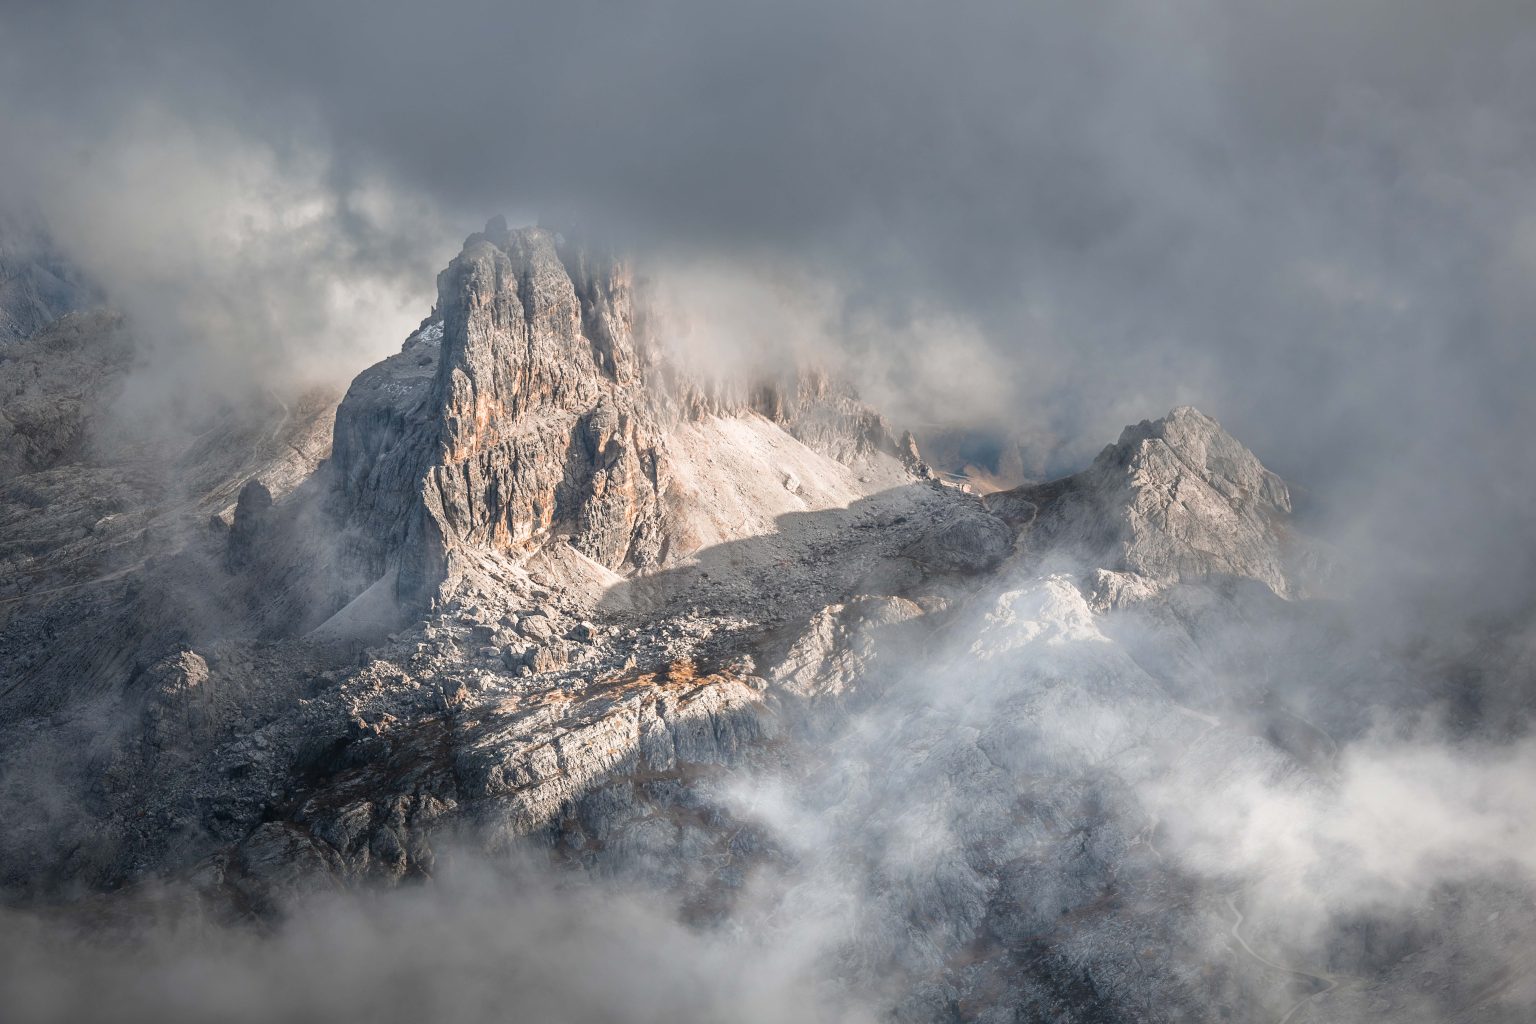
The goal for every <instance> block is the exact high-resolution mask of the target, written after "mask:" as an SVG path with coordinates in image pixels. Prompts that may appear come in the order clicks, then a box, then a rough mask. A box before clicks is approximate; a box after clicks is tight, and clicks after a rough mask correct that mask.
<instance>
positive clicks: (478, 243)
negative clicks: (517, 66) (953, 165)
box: [333, 218, 926, 600]
mask: <svg viewBox="0 0 1536 1024" xmlns="http://www.w3.org/2000/svg"><path fill="white" fill-rule="evenodd" d="M640 320H641V318H639V317H638V316H637V310H636V302H635V299H634V295H633V288H632V286H631V280H630V276H629V272H628V270H627V268H626V267H625V265H624V264H623V263H622V262H621V261H619V260H617V259H615V258H614V257H612V256H610V255H606V254H602V253H597V252H593V251H591V250H585V249H582V248H580V247H578V246H575V245H571V244H569V243H567V242H566V241H565V240H564V239H563V238H562V237H561V236H559V235H558V234H556V233H554V232H552V231H550V230H548V229H545V228H523V229H518V230H509V229H508V228H507V226H506V223H505V222H504V221H502V220H501V219H500V218H498V219H496V220H493V221H492V222H491V223H489V224H488V225H486V229H485V230H484V231H482V232H477V233H476V234H473V235H471V236H470V237H469V238H468V240H467V241H466V242H465V245H464V249H463V251H462V252H461V253H460V254H459V255H458V256H457V257H456V258H455V259H454V260H453V262H452V263H450V264H449V266H448V268H447V269H446V270H444V271H443V272H442V274H440V275H439V277H438V299H437V306H436V309H435V310H434V313H433V316H432V317H431V318H429V319H428V320H427V321H426V322H424V323H423V325H422V327H421V328H420V329H419V330H418V331H417V332H416V334H414V335H412V337H411V339H410V340H408V341H407V343H406V346H405V349H404V350H403V351H402V352H401V353H400V354H399V355H397V356H394V357H391V358H390V359H388V360H386V361H385V362H383V363H381V364H379V365H378V366H376V367H374V368H372V369H370V370H369V371H367V372H365V373H364V374H362V375H361V376H359V377H358V379H357V380H356V381H355V382H354V384H353V386H352V388H351V390H350V391H349V392H348V395H347V398H346V400H345V401H344V402H343V403H342V405H341V407H340V409H339V410H338V412H337V416H336V442H335V446H334V455H333V472H334V473H335V482H336V490H337V502H338V507H339V509H340V513H341V518H342V519H343V521H344V522H345V523H346V524H347V525H348V526H349V527H350V528H351V534H350V536H351V544H350V546H351V548H352V549H353V550H355V551H356V552H357V553H359V554H361V555H362V557H363V559H364V561H365V563H366V565H367V571H368V572H369V573H371V574H374V575H378V574H381V573H383V572H384V571H387V570H388V569H390V568H395V569H398V571H399V578H398V589H399V592H400V595H401V596H402V597H404V598H406V599H409V600H415V599H420V598H422V597H425V596H427V595H429V594H430V592H431V591H432V588H434V587H435V586H436V585H437V584H438V583H440V582H441V581H442V580H443V579H444V578H445V577H446V576H447V575H449V573H450V569H451V567H450V563H451V560H452V558H453V555H454V553H455V552H456V551H461V550H468V549H487V548H488V549H494V550H500V551H505V552H512V553H518V552H526V551H531V550H535V549H537V548H538V547H540V546H542V545H544V544H546V543H548V542H549V541H551V540H553V539H557V538H558V539H564V540H567V541H569V543H570V544H571V545H572V546H573V547H575V548H576V549H577V550H579V551H580V552H582V553H583V554H584V555H586V556H587V557H589V558H591V559H592V560H594V561H596V562H598V563H600V564H601V565H603V566H606V567H608V568H610V569H614V570H619V571H629V570H646V569H649V568H652V567H654V566H656V565H658V564H659V563H660V562H661V560H662V559H663V557H664V553H665V550H666V541H667V538H668V535H669V533H671V532H674V531H673V523H672V520H673V519H674V518H676V517H677V516H679V515H686V510H682V511H681V512H680V511H679V509H678V508H677V502H675V501H673V502H670V503H669V501H668V500H667V493H668V486H669V478H670V468H669V455H668V445H667V442H666V438H667V435H668V431H669V430H670V429H671V428H672V427H673V426H675V425H676V423H677V422H679V421H680V420H688V419H697V418H701V417H705V416H711V415H723V416H734V417H742V416H753V415H760V416H763V417H764V418H766V419H768V420H770V421H772V422H773V423H775V424H777V425H778V426H780V427H781V428H783V429H784V430H785V431H786V432H788V433H790V434H791V435H792V436H794V437H795V438H796V439H797V440H799V441H801V442H802V443H804V444H806V445H807V446H809V447H811V448H813V449H815V450H816V451H819V452H821V453H822V454H823V455H826V456H828V457H829V458H832V459H834V460H837V461H840V462H843V463H845V464H851V462H852V461H853V460H855V459H858V458H861V457H869V456H872V455H874V454H876V453H882V454H884V455H889V456H890V457H892V458H894V459H896V460H897V462H898V463H900V464H903V465H905V466H906V467H907V469H908V470H909V471H911V472H913V473H916V474H917V475H926V473H925V467H923V466H922V463H921V459H920V458H919V457H918V456H917V454H916V452H915V450H914V449H912V448H911V446H910V445H908V446H905V447H903V445H902V444H901V443H900V442H898V441H897V439H896V438H895V437H894V436H893V435H892V433H891V431H890V429H889V428H888V427H887V425H886V423H885V421H884V420H883V419H881V417H880V416H879V415H878V414H876V413H875V412H874V411H873V410H871V409H869V408H868V407H867V406H865V405H864V404H863V403H862V402H859V401H858V399H857V396H856V395H855V394H854V393H853V391H852V390H851V389H850V388H848V387H847V386H846V385H845V384H842V383H840V382H837V381H834V380H832V379H830V378H828V377H826V376H825V375H824V374H820V373H816V372H812V371H807V372H799V371H794V372H789V373H786V374H785V375H784V378H783V379H782V380H778V381H774V382H772V383H759V384H757V385H755V386H754V385H753V384H752V382H744V384H743V385H742V386H741V387H740V388H739V390H737V391H736V392H735V394H736V397H735V398H733V399H732V398H720V397H719V396H717V397H716V398H713V399H703V398H702V397H701V396H702V395H703V394H704V393H705V389H704V388H703V387H702V386H701V385H699V384H698V383H697V382H695V381H693V380H692V379H691V378H690V377H689V375H688V373H687V369H686V368H685V367H678V366H675V365H670V364H666V361H665V357H664V354H663V353H662V352H660V351H659V348H658V346H656V345H654V344H653V343H652V340H651V339H649V338H647V337H646V336H645V335H644V333H643V331H642V330H641V329H640V328H639V327H638V326H637V324H638V323H639V322H640Z"/></svg>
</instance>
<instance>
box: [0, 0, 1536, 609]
mask: <svg viewBox="0 0 1536 1024" xmlns="http://www.w3.org/2000/svg"><path fill="white" fill-rule="evenodd" d="M5 21H6V23H7V24H6V26H5V27H6V31H5V33H4V39H5V43H4V44H0V45H3V46H4V47H5V50H6V52H5V60H4V67H5V69H6V70H5V72H4V73H3V74H4V79H3V83H0V84H3V85H4V90H3V92H4V95H5V96H6V100H5V103H4V108H3V109H4V114H5V117H6V119H7V121H8V122H10V123H11V125H12V128H11V130H10V131H9V132H8V134H9V135H10V136H11V137H12V138H21V139H23V140H25V142H26V145H16V146H8V147H6V150H7V155H6V157H5V158H4V162H3V163H4V166H3V168H0V169H3V171H4V173H3V174H0V178H3V179H5V180H6V181H7V182H8V183H9V184H8V186H7V191H8V192H9V193H11V194H12V195H11V198H13V199H14V198H15V197H16V194H18V193H19V194H21V195H22V196H23V197H24V198H26V199H27V200H28V201H32V202H37V203H39V204H40V205H41V206H42V207H43V208H44V210H45V211H46V212H47V213H48V214H49V216H50V217H51V218H52V219H54V220H56V221H61V222H62V227H61V228H60V231H61V234H62V235H63V236H64V241H65V242H66V243H68V244H72V245H73V246H74V247H75V248H77V249H80V250H82V255H81V259H82V260H83V261H84V262H86V263H87V264H90V265H92V268H93V269H95V270H97V271H98V272H99V273H100V274H101V275H102V276H103V277H104V278H105V279H106V280H107V282H108V284H109V286H111V285H116V288H115V289H114V291H115V293H116V296H117V297H118V298H119V301H120V302H122V303H124V304H127V305H129V306H130V307H131V306H132V305H133V304H134V303H135V302H137V303H138V305H139V306H141V307H143V309H144V310H145V312H144V314H143V315H142V316H141V319H148V320H151V321H153V320H154V315H152V314H158V315H159V319H160V320H161V321H165V322H166V327H165V328H164V330H163V331H161V332H160V333H169V334H176V333H178V332H179V333H180V334H182V335H184V336H187V337H196V338H197V339H198V344H200V345H205V346H206V345H217V344H219V343H217V342H215V341H214V340H213V339H217V338H222V339H225V342H223V343H222V344H223V345H224V347H225V348H231V349H236V350H238V351H239V352H240V353H245V354H247V355H246V356H244V357H243V360H236V362H237V365H241V366H242V367H243V366H244V365H245V362H248V361H250V359H251V358H253V357H250V356H249V355H248V354H249V353H252V352H255V353H259V354H260V358H261V359H266V360H268V361H277V362H282V363H285V364H286V363H288V362H290V361H293V360H299V361H302V360H303V358H305V357H315V356H316V354H317V353H321V352H325V353H331V352H339V353H341V358H340V359H338V360H335V361H336V362H342V363H347V364H349V365H355V364H360V363H361V362H363V361H365V360H364V359H363V358H360V357H361V356H363V355H365V354H366V355H368V356H371V355H373V354H376V353H378V352H382V351H386V350H387V349H389V348H390V347H392V346H393V344H394V343H395V342H396V341H397V340H398V337H399V335H400V334H401V332H402V329H403V327H404V326H405V325H407V324H408V323H410V322H411V321H412V320H413V319H414V318H415V316H417V315H419V313H420V312H424V309H423V308H422V307H424V305H425V302H426V301H428V296H429V295H430V282H431V273H432V268H433V267H435V266H436V265H438V264H440V263H441V262H443V260H444V258H445V257H446V255H447V254H448V253H449V252H451V240H452V239H454V237H455V236H457V235H460V234H462V233H463V231H464V229H465V228H466V227H473V226H475V225H477V224H478V222H479V221H480V220H481V219H482V218H483V217H484V216H485V215H486V213H487V212H491V211H504V212H506V213H508V214H509V215H511V216H512V217H513V218H514V219H519V218H521V219H533V218H534V217H536V216H539V215H546V216H550V217H553V218H555V219H557V220H560V221H562V222H576V223H579V224H584V225H587V226H589V227H590V228H591V229H592V230H594V231H597V232H599V233H602V234H606V235H608V236H611V237H613V238H615V239H617V240H619V241H621V242H623V243H625V244H628V245H631V246H633V247H635V248H637V249H638V250H640V251H641V252H642V253H644V254H646V256H647V257H648V258H649V259H650V260H652V261H653V263H652V265H655V266H669V265H672V264H673V263H679V262H682V263H691V264H699V263H705V264H713V265H729V266H732V267H735V268H738V272H739V273H742V274H747V275H754V276H758V275H762V274H772V275H777V276H778V277H780V278H782V279H783V280H786V281H788V282H790V283H791V284H794V283H796V282H798V283H800V284H803V285H806V287H805V288H804V289H803V294H804V296H805V298H804V299H803V303H804V305H805V306H807V307H810V306H812V305H813V304H816V305H815V308H816V309H817V310H818V312H817V318H818V320H819V322H820V323H821V324H822V325H824V332H823V336H822V337H821V339H820V343H821V344H823V345H830V346H835V348H836V353H837V355H838V357H839V358H843V359H845V360H847V361H849V362H851V363H852V364H853V365H854V366H855V367H856V368H857V370H858V372H859V374H860V376H862V377H863V378H864V383H865V386H866V388H867V390H869V391H870V392H871V393H872V394H874V395H875V396H877V397H878V398H880V399H882V400H883V402H884V403H885V404H887V405H889V406H890V407H891V411H892V412H893V413H894V414H895V415H897V417H898V418H905V419H910V420H919V421H942V420H952V421H957V422H960V423H964V424H966V425H979V426H983V427H986V428H989V429H995V430H1000V431H1004V432H1010V433H1018V434H1021V435H1025V436H1029V437H1032V438H1037V439H1038V438H1053V439H1056V440H1055V441H1053V442H1050V444H1051V445H1053V447H1052V448H1051V450H1050V451H1048V452H1047V453H1046V455H1045V458H1046V461H1047V462H1048V463H1049V464H1051V465H1055V466H1057V467H1063V466H1066V465H1068V464H1070V463H1072V462H1074V461H1076V460H1080V459H1081V458H1082V457H1083V456H1085V455H1086V454H1088V453H1090V452H1091V451H1092V449H1093V448H1094V447H1095V446H1097V445H1098V444H1100V443H1102V442H1103V441H1105V440H1108V439H1110V438H1111V437H1112V436H1113V434H1114V432H1115V431H1116V430H1118V428H1119V426H1120V425H1121V424H1122V423H1124V422H1127V421H1132V420H1136V419H1139V418H1141V417H1142V416H1145V415H1154V414H1156V413H1158V412H1160V411H1162V410H1164V409H1166V408H1167V407H1169V406H1170V405H1172V404H1174V403H1175V402H1186V401H1187V402H1193V403H1196V404H1198V405H1200V406H1202V407H1203V408H1205V409H1207V411H1210V412H1212V413H1214V414H1215V415H1217V416H1218V417H1219V418H1221V419H1222V420H1223V421H1224V422H1225V423H1226V424H1227V425H1228V426H1229V427H1230V428H1231V429H1232V430H1233V431H1234V432H1235V433H1236V434H1237V435H1238V436H1240V437H1242V438H1243V439H1244V440H1245V441H1247V442H1249V443H1250V444H1251V445H1252V446H1253V447H1254V448H1255V449H1256V450H1257V451H1258V452H1259V454H1260V455H1261V456H1262V457H1264V458H1266V459H1267V460H1268V461H1270V462H1272V463H1273V464H1274V465H1275V468H1277V469H1278V470H1280V471H1281V472H1282V473H1285V474H1286V475H1288V476H1291V477H1293V478H1296V479H1299V480H1300V481H1302V482H1304V483H1306V484H1308V485H1310V486H1311V487H1312V488H1313V489H1314V490H1315V491H1316V492H1317V493H1318V494H1319V495H1320V497H1321V498H1322V499H1323V503H1324V506H1325V511H1327V512H1328V513H1329V515H1330V518H1331V522H1330V524H1329V525H1330V527H1331V528H1332V529H1334V530H1335V531H1337V532H1338V534H1339V535H1340V536H1342V537H1344V538H1346V539H1348V540H1349V541H1350V542H1351V543H1350V544H1347V545H1345V549H1344V550H1345V554H1346V557H1348V556H1349V555H1350V553H1351V552H1354V551H1359V552H1362V557H1361V558H1360V561H1361V563H1362V564H1365V563H1369V564H1370V565H1372V566H1375V567H1378V568H1379V567H1380V566H1382V565H1386V564H1391V565H1394V566H1398V567H1400V568H1401V570H1402V571H1401V572H1397V570H1394V573H1393V574H1392V575H1390V576H1389V577H1387V578H1382V577H1381V576H1380V574H1379V573H1374V574H1373V575H1372V576H1371V580H1372V582H1373V584H1374V585H1377V586H1390V587H1394V588H1396V587H1403V586H1407V585H1410V584H1411V585H1414V586H1418V585H1420V584H1422V583H1423V582H1424V581H1425V580H1434V581H1435V582H1436V585H1437V586H1440V587H1455V588H1456V590H1457V593H1456V595H1455V596H1454V598H1453V600H1455V601H1458V602H1461V601H1466V600H1482V599H1486V601H1487V603H1489V604H1497V603H1500V602H1506V601H1508V600H1510V599H1511V596H1512V595H1517V594H1518V595H1524V594H1525V593H1526V587H1525V584H1524V582H1523V581H1524V580H1525V579H1526V578H1527V577H1528V576H1529V569H1530V561H1531V559H1530V555H1529V553H1530V552H1531V551H1532V550H1536V544H1533V543H1532V542H1533V541H1536V537H1533V536H1532V527H1531V525H1530V517H1529V516H1528V515H1526V514H1525V510H1526V509H1527V508H1528V507H1529V504H1530V500H1531V499H1532V498H1533V497H1536V495H1533V494H1532V493H1531V490H1532V487H1531V484H1530V481H1531V480H1533V479H1536V455H1533V454H1532V451H1533V449H1532V448H1531V446H1529V445H1528V444H1526V443H1525V442H1524V438H1525V437H1527V436H1529V435H1530V434H1531V432H1532V431H1533V430H1536V403H1531V402H1530V401H1529V400H1528V399H1527V397H1526V396H1527V395H1528V394H1530V393H1531V392H1532V390H1533V388H1536V346H1533V345H1532V344H1531V343H1530V335H1529V324H1530V323H1531V322H1532V320H1533V314H1536V309H1533V308H1532V307H1533V300H1532V298H1531V293H1530V289H1529V288H1528V286H1527V285H1526V282H1527V281H1528V280H1529V279H1530V277H1531V275H1532V273H1533V272H1536V203H1533V201H1532V200H1531V198H1530V194H1529V189H1528V187H1527V182H1528V181H1529V176H1530V172H1531V170H1532V169H1533V166H1536V137H1533V132H1532V130H1531V128H1530V126H1531V125H1532V124H1533V123H1536V117H1533V115H1536V110H1533V109H1532V108H1533V105H1536V99H1533V97H1536V89H1533V88H1532V86H1533V85H1536V82H1533V81H1532V79H1533V77H1536V73H1533V72H1532V70H1531V69H1532V68H1536V59H1533V58H1536V19H1533V18H1531V16H1530V14H1529V8H1528V5H1525V4H1523V3H1520V2H1518V0H1477V2H1473V3H1469V4H1459V5H1455V6H1454V8H1452V7H1448V6H1446V5H1444V4H1438V3H1432V2H1428V0H1409V2H1392V3H1388V2H1384V0H1381V2H1360V3H1352V4H1348V5H1339V4H1327V3H1322V2H1305V3H1296V4H1286V5H1281V6H1278V7H1277V6H1276V5H1273V4H1264V3H1257V2H1246V0H1245V2H1239V3H1215V2H1209V0H1183V2H1179V3H1175V4H1155V5H1154V4H1148V3H1140V2H1131V0H1120V2H1115V3H1110V4H1093V5H1084V4H1078V3H1058V2H1036V3H1028V4H1005V3H974V4H972V3H967V4H961V5H958V6H956V5H942V6H940V5H931V4H921V3H897V4H887V3H881V4H870V3H833V4H825V3H801V2H789V3H779V4H772V5H768V4H760V5H719V4H706V3H698V2H692V0H675V2H652V3H643V4H611V3H573V4H544V5H533V4H513V5H508V4H500V3H489V2H474V0H462V2H457V3H451V4H447V5H437V6H434V7H432V8H431V9H428V8H424V7H422V6H421V5H416V4H372V3H370V4H361V3H337V4H328V5H326V6H325V8H324V9H323V10H315V9H313V8H312V6H311V5H289V4H281V3H279V4H264V5H244V6H240V7H234V8H220V9H217V10H216V9H214V8H211V7H209V6H207V5H202V4H182V3H171V2H162V3H156V4H149V5H133V6H131V7H128V6H124V5H115V4H89V3H79V4H69V3H55V4H47V5H42V4H38V5H31V6H22V7H20V8H16V9H13V10H11V11H10V12H9V13H8V14H7V15H6V16H5ZM151 197H152V199H153V201H150V199H151ZM232 211H234V213H233V214H232ZM231 216H237V217H243V218H245V219H244V220H239V221H237V222H235V223H233V224H232V223H230V222H229V221H230V217H231ZM764 268H769V269H767V270H765V269H764ZM189 279H190V280H192V281H197V282H205V284H203V285H202V286H200V287H191V288H189V287H187V283H188V281H189ZM807 283H809V284H807ZM811 285H814V287H811ZM173 291H174V292H176V293H177V297H175V298H172V297H169V293H170V292H173ZM386 295H388V296H395V297H396V307H397V308H394V309H387V310H386V307H388V306H389V305H390V302H389V300H388V299H386V298H385V296H386ZM166 310H171V311H173V312H174V314H175V315H174V316H167V315H165V311H166ZM381 311H383V312H381ZM803 312H804V311H803V310H802V311H799V313H800V314H801V316H800V318H799V319H796V318H789V319H788V320H787V328H786V333H794V332H796V331H799V328H800V326H801V325H802V320H803ZM385 313H387V315H384V314H385ZM774 313H775V311H774V310H771V309H770V310H758V311H755V319H756V320H757V321H758V322H759V323H762V322H766V323H769V324H772V323H773V322H774V321H773V316H774ZM800 333H801V334H802V335H803V333H804V332H800ZM273 336H280V337H282V338H283V339H284V340H283V342H282V343H274V342H272V341H271V339H272V337H273ZM228 339H236V340H234V341H229V340H228ZM184 347H185V346H184ZM178 351H180V350H179V349H178ZM321 361H322V362H323V361H324V360H321ZM220 364H221V365H222V360H221V361H220ZM1387 521H1390V522H1391V524H1392V527H1391V530H1390V532H1391V534H1392V537H1391V538H1390V543H1387V545H1386V549H1385V553H1384V551H1383V546H1382V545H1383V538H1382V537H1381V536H1379V534H1380V533H1381V532H1382V531H1381V526H1382V524H1383V523H1384V522H1387ZM1360 524H1369V525H1368V526H1362V525H1360ZM1367 533H1373V534H1377V535H1375V536H1372V537H1370V538H1367V537H1366V536H1365V535H1366V534H1367ZM1367 539H1369V540H1370V541H1371V543H1370V544H1368V545H1366V544H1364V541H1365V540H1367ZM1461 570H1465V571H1461Z"/></svg>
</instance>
